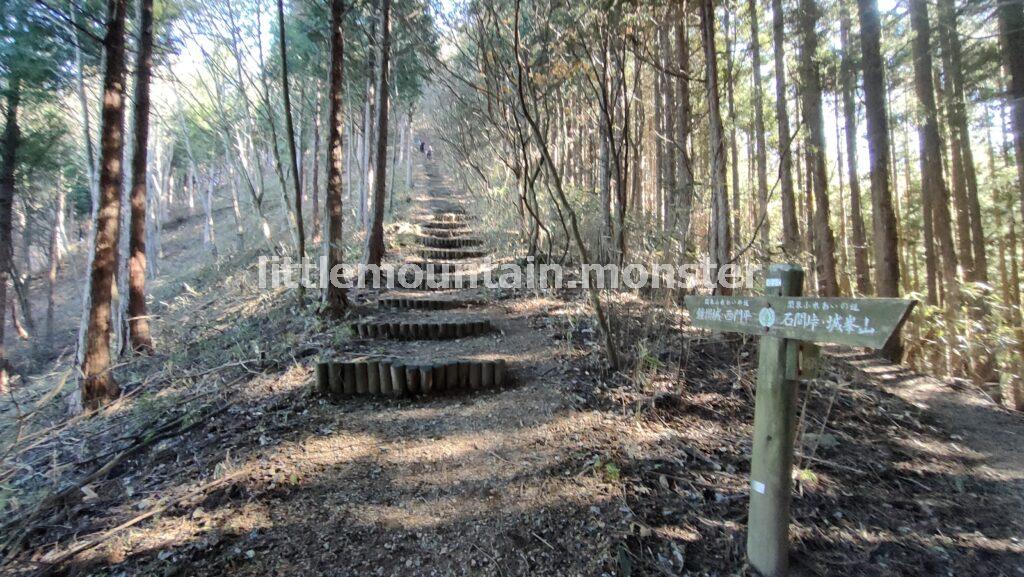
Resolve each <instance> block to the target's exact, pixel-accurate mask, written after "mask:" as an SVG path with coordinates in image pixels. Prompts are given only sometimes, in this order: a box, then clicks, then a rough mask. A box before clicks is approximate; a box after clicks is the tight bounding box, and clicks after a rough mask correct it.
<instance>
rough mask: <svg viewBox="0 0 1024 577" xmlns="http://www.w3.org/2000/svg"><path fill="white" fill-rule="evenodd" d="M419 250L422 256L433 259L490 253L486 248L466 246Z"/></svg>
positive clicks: (464, 257) (460, 258)
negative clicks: (467, 247) (466, 247)
mask: <svg viewBox="0 0 1024 577" xmlns="http://www.w3.org/2000/svg"><path fill="white" fill-rule="evenodd" d="M417 252H418V253H419V255H420V256H421V257H423V258H426V259H432V260H464V259H467V258H480V257H482V256H486V255H487V253H488V251H486V250H480V249H465V248H421V249H419V250H418V251H417Z"/></svg>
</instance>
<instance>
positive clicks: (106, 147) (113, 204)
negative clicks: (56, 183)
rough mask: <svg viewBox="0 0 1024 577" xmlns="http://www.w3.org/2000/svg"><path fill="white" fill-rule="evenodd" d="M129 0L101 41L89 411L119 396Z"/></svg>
mask: <svg viewBox="0 0 1024 577" xmlns="http://www.w3.org/2000/svg"><path fill="white" fill-rule="evenodd" d="M127 11H128V2H127V0H109V1H108V4H107V12H108V14H107V33H106V36H105V37H104V39H103V48H104V52H105V54H106V66H105V70H104V74H103V113H102V115H101V124H102V127H101V131H100V132H101V138H100V145H101V146H100V153H101V155H100V179H99V180H100V185H99V188H100V202H99V211H98V213H97V222H96V226H95V228H96V248H95V253H94V255H93V262H92V270H91V272H90V279H89V287H90V288H89V291H90V303H91V306H90V308H89V323H88V329H87V334H86V338H85V345H86V350H85V360H84V362H83V364H82V374H83V375H84V378H83V380H82V402H83V404H84V405H85V406H86V407H87V408H90V409H93V408H98V407H99V406H100V405H102V404H104V403H106V402H108V401H110V400H112V399H115V398H117V397H118V396H119V395H120V394H121V388H120V387H119V386H118V384H117V381H115V380H114V376H113V375H112V374H111V373H110V322H111V306H110V304H111V303H110V300H111V298H112V296H113V294H112V293H113V286H114V273H115V271H116V270H117V260H118V259H117V243H118V238H119V236H120V232H121V231H120V224H121V222H120V220H121V187H122V166H121V158H122V154H123V152H124V88H125V62H124V59H125V33H124V28H125V17H126V13H127Z"/></svg>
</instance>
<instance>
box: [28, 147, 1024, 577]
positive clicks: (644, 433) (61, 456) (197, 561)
mask: <svg viewBox="0 0 1024 577" xmlns="http://www.w3.org/2000/svg"><path fill="white" fill-rule="evenodd" d="M415 159H416V163H415V165H414V187H413V190H414V192H413V195H412V198H411V199H410V201H411V204H410V205H409V206H408V207H403V208H408V209H409V210H406V211H403V212H404V213H405V216H404V217H403V219H404V220H403V219H399V222H396V223H395V225H393V226H394V227H395V229H394V231H393V232H394V233H395V234H394V235H393V238H394V239H395V240H396V241H397V243H396V244H397V247H398V250H395V251H393V252H392V253H391V255H390V257H389V258H390V260H391V261H392V262H394V263H399V262H406V261H409V262H413V261H418V260H421V259H422V255H421V253H420V252H419V248H420V246H421V245H420V241H422V238H421V237H422V236H423V235H421V233H422V232H423V227H417V226H416V225H415V223H417V222H418V223H422V222H424V219H426V220H427V221H429V220H431V218H430V217H431V215H432V214H433V213H434V211H435V210H437V209H439V208H440V209H441V210H450V209H451V208H453V206H465V207H466V210H467V212H468V214H469V216H468V220H467V222H468V223H470V227H467V228H472V229H473V232H474V233H478V234H479V235H480V236H481V237H483V238H484V239H486V240H488V246H489V247H490V245H493V244H497V243H496V242H495V240H494V237H495V235H494V234H491V233H494V232H496V231H489V230H488V229H487V227H488V225H489V223H488V221H487V216H486V215H485V214H475V213H474V211H475V210H478V209H477V208H476V206H475V205H474V204H473V203H471V202H469V200H470V198H471V197H470V196H469V191H463V190H459V187H458V186H457V185H456V184H454V183H453V182H451V181H449V179H448V178H447V177H446V175H445V174H443V172H442V171H441V168H440V167H441V161H440V160H437V159H435V160H427V159H426V158H425V156H423V155H422V154H417V155H415ZM399 201H400V202H404V201H403V200H402V199H399ZM463 203H465V204H463ZM406 220H407V221H408V222H406ZM402 231H404V232H402ZM410 231H411V232H410ZM467 232H469V231H467ZM497 232H500V231H497ZM428 236H429V235H428ZM467 236H468V235H467ZM185 237H186V238H187V237H188V235H187V234H185ZM235 260H236V261H238V262H243V261H245V260H247V259H242V258H236V259H235ZM468 260H469V261H470V262H475V263H477V264H478V265H479V264H481V261H480V259H468ZM227 268H228V267H226V268H225V269H224V270H223V271H222V272H223V274H222V275H221V276H220V277H219V280H213V277H211V276H206V275H199V277H198V278H196V279H195V280H192V277H191V276H190V275H188V274H183V275H182V278H189V279H190V280H189V282H190V283H191V284H192V285H193V288H192V289H189V291H187V294H183V295H182V296H180V297H176V298H175V299H174V304H172V305H168V306H167V308H165V309H161V314H162V315H163V316H164V317H165V318H166V322H165V323H164V324H163V325H162V326H163V327H164V328H163V329H162V332H161V334H160V335H159V338H160V340H161V342H165V343H167V349H166V351H167V352H166V356H163V357H156V358H151V359H145V358H140V359H136V360H135V361H133V362H134V363H136V364H133V365H132V367H131V369H130V370H131V373H133V374H142V375H147V377H146V381H145V382H144V383H141V384H140V383H133V384H129V386H128V387H126V398H125V399H124V400H123V401H122V402H119V404H116V405H114V406H113V407H112V409H111V412H110V414H109V415H107V416H106V417H105V418H100V419H91V420H87V421H84V422H82V423H78V424H77V425H72V426H71V427H69V428H67V429H66V430H64V431H62V432H60V433H59V434H57V435H55V436H54V437H53V438H52V439H50V438H45V437H44V438H43V440H42V441H40V442H39V443H38V445H37V446H36V447H35V448H33V449H31V450H28V451H26V452H24V453H23V454H22V455H20V456H19V459H20V460H19V461H18V466H19V467H21V468H22V469H25V467H30V468H31V467H39V466H40V463H49V462H50V461H51V460H55V461H57V462H60V463H68V464H69V465H68V466H67V467H68V469H67V470H70V471H74V472H76V475H75V476H76V477H79V478H80V477H82V476H84V472H88V471H89V470H90V469H91V468H94V467H97V466H99V465H100V464H101V463H103V462H105V461H106V460H107V459H109V456H110V455H111V454H113V452H114V451H115V449H116V448H117V447H124V446H126V445H125V441H126V440H127V441H128V442H129V444H128V446H133V443H134V441H132V439H133V438H134V437H133V435H135V434H137V433H138V431H154V430H156V431H166V430H168V429H167V426H164V423H168V422H169V423H171V424H172V425H173V424H174V423H175V422H176V421H175V419H185V421H182V422H188V423H193V424H194V425H189V426H188V427H185V426H182V428H181V429H180V432H175V433H174V434H173V435H171V436H170V437H169V438H167V439H164V440H160V441H159V442H157V443H156V444H155V445H153V446H152V447H150V448H148V449H144V450H140V451H139V452H138V453H136V454H134V455H133V456H131V457H130V458H129V459H128V460H126V461H125V462H124V463H122V464H121V465H120V466H118V467H117V468H116V469H115V470H114V471H113V472H112V473H111V474H110V475H109V477H108V478H106V479H100V480H99V481H96V482H93V483H90V484H89V485H88V486H87V489H86V490H83V491H82V495H79V496H77V497H76V498H75V499H73V500H71V502H70V503H69V506H68V507H66V508H65V509H64V510H65V511H70V512H74V513H75V515H74V517H73V521H71V520H65V521H63V522H62V521H60V518H59V517H58V518H57V520H55V521H53V523H52V525H50V526H48V528H46V529H42V530H40V532H39V533H38V534H36V535H30V536H29V539H28V541H27V543H26V544H27V545H28V551H29V552H30V553H32V558H31V559H21V560H19V563H17V564H15V565H14V566H9V567H11V569H12V574H22V573H25V574H29V573H31V572H32V571H33V570H35V569H37V568H38V567H39V565H38V564H37V563H46V562H51V561H53V560H54V559H61V555H62V554H64V553H65V552H66V551H68V550H70V549H71V548H72V547H75V546H81V545H82V544H91V543H95V547H90V548H87V549H85V550H83V552H82V553H80V554H78V555H77V556H74V557H72V558H70V559H64V560H63V564H64V566H65V568H66V569H67V571H66V572H67V573H68V574H71V575H77V574H91V573H95V572H97V571H100V570H103V571H106V572H108V573H115V574H116V573H118V572H123V573H124V574H130V575H209V576H215V575H216V576H219V575H225V574H231V575H253V576H257V575H258V576H261V577H262V576H264V575H294V574H308V575H355V574H374V575H396V574H401V575H414V576H424V577H425V576H428V575H493V576H497V577H507V576H511V575H530V576H533V575H588V576H589V575H602V574H607V575H613V574H614V575H623V576H625V575H653V574H661V575H688V574H689V575H700V574H740V573H742V572H743V571H744V559H745V555H744V543H745V530H746V527H745V519H746V510H747V493H748V487H747V483H748V477H749V451H750V438H751V424H752V415H753V411H752V407H753V402H752V401H753V396H752V392H753V382H752V379H753V376H754V374H755V372H756V371H755V366H754V359H756V357H757V355H756V354H755V349H754V344H753V342H752V341H738V340H736V339H725V340H722V339H720V338H715V339H709V338H708V336H707V334H706V333H703V332H701V331H697V330H694V329H692V328H689V327H688V326H687V324H686V321H685V317H684V316H682V313H681V311H680V310H679V308H678V307H674V306H673V307H668V308H666V309H657V310H656V309H655V308H654V307H652V306H651V304H650V303H640V304H638V303H634V304H633V305H631V306H635V307H637V308H636V309H635V312H633V313H630V314H631V315H632V316H631V317H629V320H630V324H627V325H623V326H620V327H619V329H620V330H621V331H623V333H622V338H623V339H629V338H632V336H631V335H632V334H633V333H631V332H630V331H635V330H642V329H643V328H644V325H645V324H648V323H646V321H647V320H649V318H650V317H649V316H645V315H651V314H659V315H661V314H668V315H673V316H672V317H671V318H674V319H675V321H673V322H674V323H676V325H675V326H677V327H678V330H677V331H672V334H668V335H665V339H664V340H663V341H661V344H662V346H663V348H661V349H651V350H650V351H649V352H648V360H647V361H645V365H644V366H640V367H636V368H635V369H633V370H631V371H630V372H628V373H625V374H619V375H609V374H607V373H605V372H604V371H603V369H602V368H601V367H602V364H603V363H602V360H601V359H602V357H601V354H600V352H599V349H600V347H599V345H598V344H597V342H595V341H596V340H597V339H596V337H595V335H596V332H595V327H594V326H593V321H592V319H591V315H590V314H589V313H588V310H587V307H586V299H585V297H584V295H583V294H582V293H572V292H564V293H559V294H553V295H546V296H545V295H537V294H531V293H524V292H516V291H502V290H491V291H488V290H483V289H465V290H457V291H437V292H432V293H431V294H429V295H425V294H424V293H423V292H422V291H392V292H377V291H353V293H352V295H351V296H352V302H353V303H354V306H353V311H352V316H351V318H350V319H348V320H346V321H344V322H333V323H324V324H318V321H317V322H313V321H311V320H310V318H311V315H307V314H306V313H302V312H298V311H297V310H296V309H295V308H294V301H293V299H292V298H291V297H290V293H288V292H287V291H277V292H271V293H267V292H265V291H259V290H257V289H255V288H254V287H253V286H252V282H251V277H252V276H253V275H254V268H255V267H253V266H245V265H243V266H242V267H241V268H240V269H239V270H237V271H233V270H228V269H227ZM192 274H194V273H192ZM247 279H248V280H247ZM193 289H194V290H193ZM393 296H400V297H402V298H410V299H412V298H416V299H422V298H441V299H450V300H462V301H465V302H466V303H467V304H466V306H463V307H459V308H454V309H446V310H397V311H389V310H388V309H386V308H381V307H379V306H378V303H377V301H378V300H381V299H388V298H391V297H393ZM611 304H612V305H613V306H620V307H621V306H623V304H622V303H611ZM627 304H628V303H627ZM395 318H400V319H401V321H402V322H405V323H408V322H412V321H416V320H422V321H429V322H438V321H439V320H444V321H451V320H459V319H463V320H467V319H472V320H488V321H490V323H491V324H492V325H493V326H494V327H495V330H493V331H492V332H489V333H486V334H483V335H478V336H473V337H466V338H460V339H455V340H390V339H381V338H356V336H355V335H354V334H353V333H352V331H351V328H350V323H352V322H367V321H390V320H391V319H395ZM648 341H649V342H656V341H650V340H649V339H648ZM250 342H251V343H254V344H255V345H258V346H257V347H256V348H257V349H258V351H259V352H260V356H261V357H264V360H262V361H261V360H258V359H251V360H250V357H251V356H252V354H253V353H252V351H251V350H250V347H249V346H248V343H250ZM242 345H246V346H242ZM226 354H228V355H230V356H228V359H241V360H230V361H227V362H226V360H225V355H226ZM318 357H319V358H331V359H353V358H363V357H389V358H394V359H397V360H400V361H403V362H407V363H409V364H433V363H438V362H441V361H444V360H448V359H453V358H458V359H477V360H493V359H496V358H504V359H506V360H507V361H508V367H509V375H510V377H511V379H512V381H511V383H509V384H507V385H506V386H505V387H503V388H500V389H492V390H482V391H472V392H460V393H456V394H445V395H441V396H429V397H420V398H416V399H384V398H373V397H363V398H360V397H357V398H348V399H342V400H340V401H338V402H328V401H327V400H325V399H322V398H321V397H319V396H318V395H316V394H315V392H314V390H313V389H314V381H315V370H314V369H315V365H316V363H315V360H316V359H317V358H318ZM183 374H193V375H199V377H198V378H197V379H194V380H191V381H190V380H189V379H184V380H185V381H186V382H191V383H192V384H191V385H186V386H183V387H182V386H181V385H175V386H173V387H172V386H168V385H163V384H161V383H162V382H163V381H162V380H163V379H165V378H167V377H169V376H177V377H178V378H182V375H183ZM825 374H826V378H824V379H820V380H817V381H814V382H812V383H808V384H807V385H805V386H802V387H801V391H800V392H801V399H800V401H799V402H800V406H801V422H802V425H801V436H800V439H799V440H798V457H797V458H798V461H799V464H798V471H797V473H796V474H797V483H796V487H797V492H796V496H795V498H794V502H793V552H792V554H793V561H794V569H795V571H796V572H798V573H797V574H806V575H831V574H835V573H837V572H845V571H850V570H851V568H853V570H854V571H853V572H854V573H855V574H863V575H879V576H888V575H913V574H921V573H922V572H924V573H927V574H932V575H939V574H957V575H971V574H986V575H1018V574H1019V573H1018V572H1017V570H1018V568H1019V567H1020V565H1021V563H1020V561H1021V559H1024V543H1022V542H1021V539H1020V537H1021V535H1022V534H1024V526H1022V522H1021V518H1024V516H1022V515H1020V512H1021V511H1024V502H1022V499H1021V497H1022V494H1024V493H1022V490H1021V486H1022V483H1021V478H1020V471H1021V470H1022V468H1021V466H1020V465H1019V462H1017V461H1014V460H1013V459H1014V458H1016V456H1015V455H1013V454H1012V449H1013V448H1014V447H1019V446H1020V444H1019V442H1018V441H1013V440H1012V439H1020V438H1021V435H1022V431H1024V423H1022V422H1021V419H1020V418H1019V416H1017V415H1014V414H1011V413H1009V412H1006V411H1001V410H999V409H996V408H995V407H994V406H987V405H985V404H984V403H982V402H980V401H979V400H978V399H976V398H973V397H971V395H970V394H969V393H968V392H964V391H959V392H958V391H954V390H952V389H950V388H949V387H947V386H944V385H941V384H938V383H935V382H932V383H933V385H934V387H933V388H932V389H928V388H923V387H919V386H917V385H916V384H913V383H917V382H918V380H919V379H918V377H917V376H916V375H914V374H912V373H909V372H907V371H903V370H901V369H899V368H894V367H892V366H889V365H881V364H878V362H877V361H875V360H873V359H871V358H864V357H860V356H850V355H847V354H845V353H841V352H834V353H833V354H832V355H831V360H830V362H829V365H828V366H827V367H826V370H825ZM926 381H927V380H926ZM908 383H910V384H908ZM165 387H166V388H165ZM179 387H182V388H179ZM922 391H926V392H929V393H931V397H929V398H925V397H923V396H921V395H922V394H923V393H922ZM964 399H967V400H964ZM968 401H969V402H968ZM196 414H200V415H210V416H204V417H202V418H199V419H195V418H193V416H194V415H196ZM154 415H155V417H154ZM154 420H155V421H156V422H155V423H154V422H151V421H154ZM168 426H170V425H168ZM172 430H176V429H172ZM82 439H92V441H91V442H87V443H86V442H83V441H82ZM1002 443H1005V444H1002ZM1000 444H1002V446H1000ZM30 468H29V469H27V470H31V469H30ZM152 512H159V514H155V515H153V516H152V517H151V518H146V519H145V520H143V521H142V522H138V523H134V524H132V525H131V526H129V527H128V528H126V529H125V530H121V531H115V532H113V533H111V534H110V535H109V536H104V535H105V532H106V531H107V530H108V529H110V528H113V527H117V526H119V525H122V524H124V523H127V522H131V521H133V520H135V519H139V517H140V516H142V515H147V514H150V513H152ZM58 514H59V513H58ZM94 540H95V541H94ZM54 544H57V545H54ZM21 561H24V562H21Z"/></svg>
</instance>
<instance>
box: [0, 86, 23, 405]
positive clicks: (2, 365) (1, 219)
mask: <svg viewBox="0 0 1024 577" xmlns="http://www.w3.org/2000/svg"><path fill="white" fill-rule="evenodd" d="M20 103H21V81H20V79H19V78H18V77H17V76H15V77H13V78H11V79H10V80H9V83H8V87H7V120H6V122H5V123H4V136H3V139H4V140H3V145H2V146H3V147H2V149H0V307H4V306H5V305H6V304H7V281H8V279H10V280H13V278H11V277H12V276H13V275H12V274H11V270H12V268H13V264H14V253H13V250H12V248H13V246H12V242H11V241H12V235H11V228H12V227H11V213H12V212H13V210H14V186H15V179H14V171H15V167H16V165H17V162H18V146H19V144H20V142H21V128H20V127H19V126H18V113H19V109H18V107H19V105H20ZM3 318H4V314H3V310H2V309H0V393H4V392H7V381H8V376H7V373H8V369H7V350H6V348H5V347H4V327H5V326H6V325H5V324H4V321H3Z"/></svg>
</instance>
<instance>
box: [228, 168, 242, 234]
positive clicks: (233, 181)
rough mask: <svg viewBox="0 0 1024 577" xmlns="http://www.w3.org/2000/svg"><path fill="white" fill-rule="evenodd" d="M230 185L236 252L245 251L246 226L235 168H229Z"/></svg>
mask: <svg viewBox="0 0 1024 577" xmlns="http://www.w3.org/2000/svg"><path fill="white" fill-rule="evenodd" d="M226 170H227V172H228V185H229V186H230V187H231V214H232V216H233V217H234V219H235V252H237V253H241V252H242V251H243V250H245V224H244V221H243V220H242V207H241V205H240V204H239V202H238V178H239V175H238V174H237V173H236V172H235V169H234V167H232V166H228V167H227V168H226Z"/></svg>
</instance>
